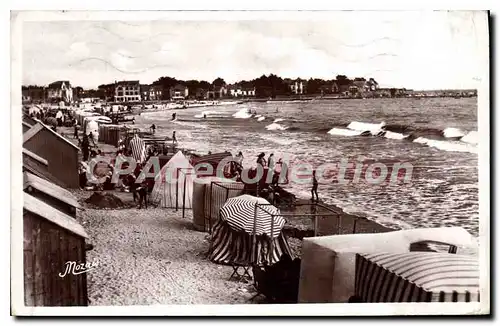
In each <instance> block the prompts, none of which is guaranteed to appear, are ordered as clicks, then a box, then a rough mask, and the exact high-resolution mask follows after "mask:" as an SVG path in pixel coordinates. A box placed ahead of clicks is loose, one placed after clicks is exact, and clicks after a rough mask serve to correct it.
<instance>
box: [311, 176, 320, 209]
mask: <svg viewBox="0 0 500 326" xmlns="http://www.w3.org/2000/svg"><path fill="white" fill-rule="evenodd" d="M315 194H316V202H319V198H318V179H316V171H313V185H312V188H311V200H312V201H313V202H314V195H315Z"/></svg>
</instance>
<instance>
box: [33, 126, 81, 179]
mask: <svg viewBox="0 0 500 326" xmlns="http://www.w3.org/2000/svg"><path fill="white" fill-rule="evenodd" d="M23 146H24V147H25V148H26V149H27V150H29V151H31V152H33V153H35V154H37V155H38V156H41V157H43V158H44V159H46V160H47V161H48V162H49V172H50V173H51V174H52V175H53V176H54V177H56V178H57V179H59V180H60V181H61V182H62V183H64V185H66V186H67V187H70V188H78V187H79V179H78V150H77V149H76V148H74V147H73V146H71V145H70V144H68V143H66V141H64V140H63V139H60V138H58V137H57V136H56V135H54V134H52V133H51V132H50V131H48V130H45V129H43V130H41V131H40V132H39V133H38V134H37V135H35V136H33V137H32V138H31V139H29V140H28V141H27V142H25V143H24V145H23Z"/></svg>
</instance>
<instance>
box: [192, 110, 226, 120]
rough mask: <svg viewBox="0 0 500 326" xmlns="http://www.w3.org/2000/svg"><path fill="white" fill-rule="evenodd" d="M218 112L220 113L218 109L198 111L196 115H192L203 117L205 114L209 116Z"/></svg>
mask: <svg viewBox="0 0 500 326" xmlns="http://www.w3.org/2000/svg"><path fill="white" fill-rule="evenodd" d="M219 113H222V112H220V111H202V112H201V113H198V114H197V115H195V116H194V117H195V118H203V117H204V116H205V115H206V116H207V117H209V116H211V115H216V114H219Z"/></svg>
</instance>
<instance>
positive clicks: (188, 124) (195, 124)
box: [171, 119, 207, 129]
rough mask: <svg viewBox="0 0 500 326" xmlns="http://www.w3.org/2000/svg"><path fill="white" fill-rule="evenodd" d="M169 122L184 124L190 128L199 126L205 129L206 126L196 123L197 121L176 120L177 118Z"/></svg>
mask: <svg viewBox="0 0 500 326" xmlns="http://www.w3.org/2000/svg"><path fill="white" fill-rule="evenodd" d="M171 122H173V123H175V124H177V125H180V126H185V127H192V128H201V129H207V126H204V125H201V124H197V123H189V122H184V121H177V119H175V120H172V121H171Z"/></svg>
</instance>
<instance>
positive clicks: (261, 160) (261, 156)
mask: <svg viewBox="0 0 500 326" xmlns="http://www.w3.org/2000/svg"><path fill="white" fill-rule="evenodd" d="M265 155H266V154H264V153H260V154H259V156H257V164H260V165H261V166H262V167H263V168H264V167H266V159H265V158H264V156H265Z"/></svg>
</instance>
